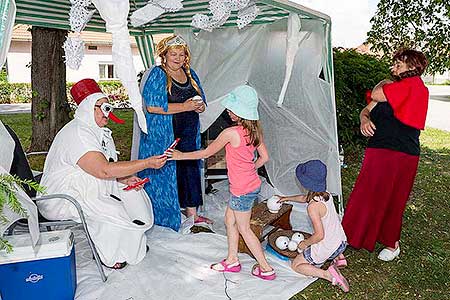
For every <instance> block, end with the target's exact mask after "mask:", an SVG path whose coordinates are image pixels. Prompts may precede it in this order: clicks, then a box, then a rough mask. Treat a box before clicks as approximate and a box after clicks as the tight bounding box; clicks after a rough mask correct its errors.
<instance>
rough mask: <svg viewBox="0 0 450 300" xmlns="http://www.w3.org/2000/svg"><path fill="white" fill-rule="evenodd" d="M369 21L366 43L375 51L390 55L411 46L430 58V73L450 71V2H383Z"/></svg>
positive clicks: (447, 0)
mask: <svg viewBox="0 0 450 300" xmlns="http://www.w3.org/2000/svg"><path fill="white" fill-rule="evenodd" d="M370 22H371V23H372V28H371V29H370V31H369V32H368V33H367V36H368V39H367V42H368V43H370V44H371V45H372V50H375V51H381V52H382V53H384V55H385V56H391V55H392V54H393V53H394V52H395V51H396V50H397V49H400V48H403V47H411V48H414V49H416V50H420V51H422V52H423V53H424V54H425V55H426V56H427V58H428V60H429V63H430V64H429V66H428V69H427V73H430V74H435V73H442V72H444V71H446V70H450V1H449V0H414V1H411V0H380V2H379V3H378V8H377V11H376V13H375V16H374V17H373V18H372V19H371V21H370Z"/></svg>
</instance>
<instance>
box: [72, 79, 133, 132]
mask: <svg viewBox="0 0 450 300" xmlns="http://www.w3.org/2000/svg"><path fill="white" fill-rule="evenodd" d="M96 93H100V94H102V95H101V97H99V99H100V98H108V97H107V96H106V95H105V94H103V92H102V90H101V89H100V87H99V86H98V84H97V82H96V81H95V80H94V79H90V78H87V79H82V80H80V81H78V82H77V83H75V84H74V85H73V86H72V88H71V89H70V94H71V95H72V98H73V100H74V101H75V103H76V104H77V105H80V103H81V102H82V101H83V100H84V99H86V97H87V96H90V95H92V94H96ZM108 117H109V118H110V119H111V121H113V122H115V123H118V124H123V123H125V121H124V120H122V119H120V118H118V117H117V116H116V115H115V114H113V113H112V112H110V113H109V116H108Z"/></svg>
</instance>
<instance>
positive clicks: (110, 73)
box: [98, 63, 117, 80]
mask: <svg viewBox="0 0 450 300" xmlns="http://www.w3.org/2000/svg"><path fill="white" fill-rule="evenodd" d="M98 67H99V78H100V79H103V80H108V79H116V78H117V75H116V71H115V69H114V65H113V64H112V63H100V64H99V65H98Z"/></svg>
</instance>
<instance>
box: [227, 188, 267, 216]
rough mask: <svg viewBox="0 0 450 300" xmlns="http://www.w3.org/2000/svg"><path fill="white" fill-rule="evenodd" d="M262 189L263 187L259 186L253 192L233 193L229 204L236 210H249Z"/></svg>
mask: <svg viewBox="0 0 450 300" xmlns="http://www.w3.org/2000/svg"><path fill="white" fill-rule="evenodd" d="M260 191H261V187H258V188H257V189H256V190H254V191H253V192H250V193H247V194H245V195H241V196H235V195H233V194H231V197H230V201H228V206H229V207H230V208H231V209H232V210H236V211H249V210H251V209H252V207H253V203H254V202H255V200H256V199H258V194H259V192H260Z"/></svg>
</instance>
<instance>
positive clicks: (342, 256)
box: [337, 253, 345, 259]
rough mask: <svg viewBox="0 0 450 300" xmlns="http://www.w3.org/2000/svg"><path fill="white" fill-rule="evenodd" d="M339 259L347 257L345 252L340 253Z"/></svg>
mask: <svg viewBox="0 0 450 300" xmlns="http://www.w3.org/2000/svg"><path fill="white" fill-rule="evenodd" d="M337 259H345V256H344V253H341V254H339V255H338V257H337Z"/></svg>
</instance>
